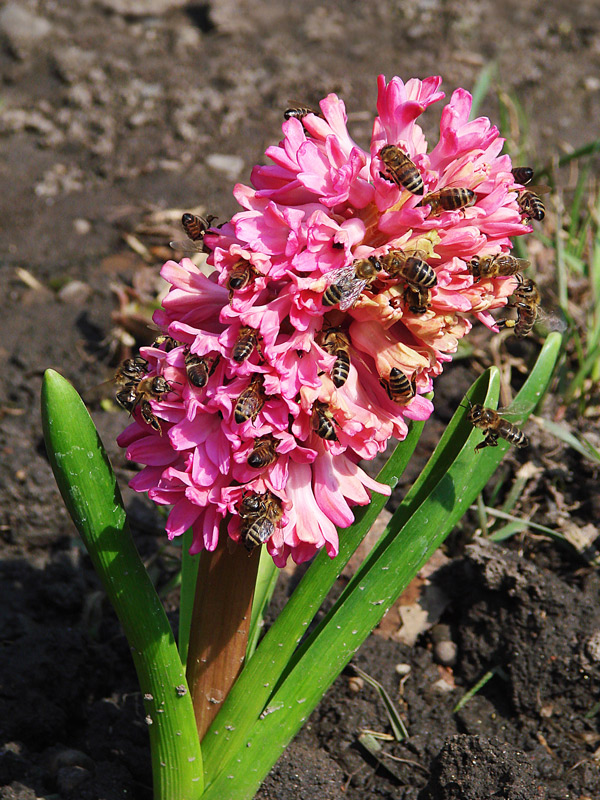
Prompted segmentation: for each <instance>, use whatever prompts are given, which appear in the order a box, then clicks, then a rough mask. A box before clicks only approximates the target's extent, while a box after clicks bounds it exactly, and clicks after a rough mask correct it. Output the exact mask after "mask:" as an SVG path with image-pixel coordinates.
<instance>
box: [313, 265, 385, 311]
mask: <svg viewBox="0 0 600 800" xmlns="http://www.w3.org/2000/svg"><path fill="white" fill-rule="evenodd" d="M380 271H381V264H380V263H379V260H378V259H377V258H375V256H369V258H358V259H356V261H353V262H352V264H349V265H348V266H346V267H340V268H339V269H335V270H333V272H331V273H330V274H329V275H328V279H329V286H328V287H327V289H326V290H325V292H324V294H323V300H322V302H323V305H324V306H336V305H339V307H340V310H341V311H347V310H348V309H349V308H351V307H352V306H353V305H354V304H355V303H356V301H357V300H358V298H359V297H360V295H361V293H362V291H363V289H365V287H367V286H369V284H371V283H373V281H374V280H376V279H377V275H378V274H379V272H380Z"/></svg>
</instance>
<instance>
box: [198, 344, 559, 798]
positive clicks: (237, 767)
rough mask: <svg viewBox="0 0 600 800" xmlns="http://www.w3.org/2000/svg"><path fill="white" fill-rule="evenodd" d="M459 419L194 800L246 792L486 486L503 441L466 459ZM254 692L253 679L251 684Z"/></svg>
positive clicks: (467, 428) (478, 392)
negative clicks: (234, 790)
mask: <svg viewBox="0 0 600 800" xmlns="http://www.w3.org/2000/svg"><path fill="white" fill-rule="evenodd" d="M560 341H561V339H560V336H559V335H558V334H551V335H550V336H549V337H548V339H547V340H546V343H545V345H544V347H543V349H542V351H541V353H540V356H539V358H538V360H537V362H536V365H535V366H534V368H533V370H532V371H531V374H530V375H529V378H528V379H527V381H526V382H525V384H524V386H523V388H522V390H521V391H520V392H519V394H518V395H517V397H516V398H515V402H514V404H513V406H512V407H511V408H512V409H519V413H520V415H521V419H523V420H524V419H525V418H526V417H527V416H528V414H530V413H531V412H532V410H533V409H534V408H535V406H536V405H537V403H538V402H539V399H540V398H541V397H542V395H543V393H544V392H545V390H546V387H547V385H548V383H549V381H550V379H551V377H552V373H553V370H554V365H555V363H556V359H557V357H558V353H559V350H560ZM498 389H499V373H498V370H496V369H495V368H492V369H491V370H489V371H488V372H487V373H485V374H484V375H482V376H481V378H479V379H478V381H476V383H475V384H474V386H473V387H472V388H471V390H470V391H469V393H468V395H469V396H470V398H473V399H476V400H477V401H478V402H482V401H483V402H485V404H486V405H491V404H493V403H494V402H495V399H494V398H497V396H498ZM466 413H467V409H466V408H464V407H463V408H459V409H458V411H457V412H456V414H455V415H454V417H453V419H452V420H451V422H450V425H449V426H448V430H447V431H446V433H445V434H444V436H442V439H441V440H440V444H439V445H438V448H436V452H435V453H434V455H433V456H432V459H431V460H430V462H429V463H428V465H427V466H426V468H425V470H424V471H423V473H422V475H421V476H420V477H419V479H418V480H417V482H416V483H415V485H414V486H413V488H412V489H411V491H410V492H409V493H408V495H407V497H406V498H405V500H404V502H403V503H402V504H401V506H400V507H399V508H398V509H397V511H396V513H395V514H394V516H393V517H392V519H391V520H390V523H389V525H388V528H387V530H386V532H384V534H383V535H382V537H381V539H380V541H379V543H378V545H377V546H376V547H375V548H374V549H373V550H372V551H371V553H370V554H369V556H368V557H367V558H366V559H365V562H364V563H363V565H362V566H361V568H360V569H359V570H358V572H357V573H356V574H355V575H354V577H353V578H352V580H351V581H350V583H349V584H348V586H347V587H346V589H345V591H344V592H343V593H342V595H341V597H340V598H339V599H338V601H337V602H336V603H335V605H334V606H333V608H332V609H331V610H330V611H329V613H328V614H327V615H326V616H325V617H324V618H323V620H321V622H320V623H319V625H318V626H317V627H316V629H315V630H314V631H313V632H312V634H310V635H309V636H308V638H307V639H306V640H305V641H304V642H303V644H302V645H301V646H300V648H299V649H298V651H297V652H296V653H295V654H294V658H293V660H292V665H291V668H289V669H288V670H286V672H285V673H284V675H283V679H282V680H281V681H280V682H279V684H278V685H277V686H276V688H275V691H273V693H272V695H271V697H270V698H269V701H268V703H267V704H266V706H265V707H264V709H263V711H262V713H261V714H260V716H259V718H258V719H257V720H256V722H255V724H254V727H253V728H252V730H251V732H250V734H249V736H247V737H245V741H244V743H243V744H239V742H238V741H236V742H235V744H236V746H235V747H232V748H231V750H230V754H229V755H230V758H229V759H228V760H227V762H226V763H225V764H224V765H223V769H222V770H221V772H220V773H219V775H218V776H217V778H216V780H214V782H212V783H209V782H208V781H207V789H206V792H205V797H204V798H203V800H218V798H222V797H224V796H226V794H227V787H228V786H232V785H236V786H237V787H239V794H238V797H239V800H244V798H251V797H252V796H253V794H254V792H255V791H256V789H257V788H258V786H259V785H260V783H261V781H262V780H263V778H264V777H265V775H266V774H267V773H268V771H269V770H270V769H271V767H272V766H273V764H274V763H275V761H276V760H277V758H278V757H279V755H280V754H281V751H282V750H283V749H284V748H285V746H286V745H287V744H288V742H289V741H290V740H291V739H292V738H293V736H294V735H295V734H296V733H297V731H298V730H299V728H300V727H301V725H302V724H303V722H305V721H306V719H307V718H308V716H309V715H310V713H311V712H312V710H313V709H314V708H315V706H316V705H317V703H318V702H319V700H320V699H321V697H322V695H323V694H324V693H325V691H326V690H327V688H328V687H329V685H330V684H331V683H332V682H333V680H334V679H335V677H336V676H337V675H338V674H339V673H340V672H341V670H342V669H343V668H344V666H345V665H346V664H347V663H348V661H349V660H350V659H351V658H352V656H353V655H354V653H355V652H356V651H357V650H358V648H359V647H360V645H361V644H362V642H363V641H364V639H365V638H366V637H367V636H368V634H369V632H370V631H371V630H372V628H373V627H375V625H377V624H378V623H379V621H380V620H381V618H382V616H383V614H384V613H385V612H386V611H387V609H388V608H389V607H390V606H391V605H392V603H393V602H394V601H395V600H396V599H397V597H398V596H399V595H400V594H401V592H402V591H403V590H404V588H405V587H406V586H407V585H408V583H409V582H410V580H411V579H412V578H413V577H414V575H415V574H416V573H417V572H418V570H419V569H420V568H421V567H422V565H423V564H424V563H425V562H426V561H427V559H428V558H429V557H430V556H431V554H432V553H433V552H434V551H435V549H436V548H437V547H438V546H439V544H440V543H441V542H442V541H443V539H444V537H445V536H446V535H447V534H448V533H449V532H450V531H451V530H452V528H453V527H454V525H455V524H456V523H457V522H458V520H459V519H460V518H461V517H462V515H463V514H464V512H465V511H466V509H467V508H468V507H469V506H470V505H471V503H472V502H473V501H474V500H475V498H476V497H477V495H478V494H479V492H480V491H481V489H482V488H483V486H484V485H485V483H486V482H487V481H488V480H489V478H490V476H491V475H492V473H493V471H494V470H495V469H496V467H497V465H498V464H499V463H500V460H501V459H502V455H503V454H504V452H505V451H506V450H507V449H508V446H509V445H508V443H507V442H502V443H501V444H499V446H498V447H495V448H491V447H488V448H486V449H485V450H484V451H482V452H479V453H476V452H475V451H474V446H475V444H477V442H478V441H481V439H482V434H481V432H480V431H478V430H476V429H473V428H472V426H471V425H470V424H469V423H468V422H467V420H466ZM259 652H260V649H259V651H257V655H258V653H259ZM251 664H252V662H251ZM258 686H259V680H256V687H255V688H256V689H258ZM252 690H253V687H252V684H246V691H247V693H248V694H250V693H251V692H252ZM220 733H221V732H220Z"/></svg>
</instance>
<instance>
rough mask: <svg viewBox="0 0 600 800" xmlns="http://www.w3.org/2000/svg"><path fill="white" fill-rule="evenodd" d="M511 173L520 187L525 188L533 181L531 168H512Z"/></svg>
mask: <svg viewBox="0 0 600 800" xmlns="http://www.w3.org/2000/svg"><path fill="white" fill-rule="evenodd" d="M511 172H512V174H513V178H514V179H515V180H516V182H517V183H520V184H521V185H522V186H525V185H526V184H528V183H530V182H531V181H532V180H533V174H534V173H533V169H532V168H531V167H513V168H512V169H511Z"/></svg>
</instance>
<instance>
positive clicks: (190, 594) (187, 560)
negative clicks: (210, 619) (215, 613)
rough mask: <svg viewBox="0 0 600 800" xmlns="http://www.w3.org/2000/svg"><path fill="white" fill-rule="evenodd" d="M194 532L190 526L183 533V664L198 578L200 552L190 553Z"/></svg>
mask: <svg viewBox="0 0 600 800" xmlns="http://www.w3.org/2000/svg"><path fill="white" fill-rule="evenodd" d="M193 538H194V534H193V531H192V529H191V528H189V529H188V530H187V531H186V532H185V533H184V534H183V537H182V539H183V541H182V543H181V592H180V594H179V658H180V659H181V663H182V664H187V655H188V647H189V644H190V625H191V622H192V612H193V610H194V596H195V594H196V580H197V578H198V565H199V563H200V556H199V554H196V555H193V556H192V555H190V547H191V545H192V540H193Z"/></svg>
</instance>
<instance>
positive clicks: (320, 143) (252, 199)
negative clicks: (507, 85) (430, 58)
mask: <svg viewBox="0 0 600 800" xmlns="http://www.w3.org/2000/svg"><path fill="white" fill-rule="evenodd" d="M440 83H441V79H440V78H438V77H431V78H426V79H425V80H418V79H411V80H409V81H407V82H406V83H404V82H403V81H402V80H400V78H393V79H392V80H391V81H390V82H389V83H386V80H385V78H384V77H383V76H380V77H379V79H378V90H379V96H378V101H377V110H378V116H377V117H376V119H375V121H374V124H373V133H372V138H371V143H370V147H369V149H368V150H363V149H362V148H361V147H360V146H358V145H357V144H356V142H355V141H354V140H353V139H352V137H351V135H350V133H349V132H348V129H347V116H346V111H345V107H344V103H343V102H342V101H341V100H340V99H339V98H338V97H337V96H336V95H334V94H330V95H328V96H327V97H326V98H325V99H324V100H322V101H321V103H320V115H316V114H309V115H307V116H305V117H304V118H303V119H302V120H300V119H295V118H292V119H290V120H288V121H286V122H284V123H283V125H282V130H283V139H282V141H281V142H280V143H279V144H278V145H275V146H271V147H269V148H267V151H266V155H267V157H268V158H269V159H270V160H271V162H272V163H271V164H268V165H265V166H256V167H255V168H254V169H253V171H252V184H253V185H252V186H251V187H250V186H245V185H243V184H238V185H237V186H236V187H235V189H234V196H235V198H236V199H237V201H238V202H239V204H240V206H241V207H242V210H241V211H240V212H239V213H237V214H235V215H234V217H233V218H232V219H231V221H229V222H227V223H225V224H224V225H222V226H221V227H220V228H218V229H215V228H213V229H212V230H211V232H210V233H208V234H207V235H206V236H205V238H204V244H205V246H206V248H207V249H208V250H209V256H208V265H209V266H208V272H210V270H211V269H212V270H214V271H213V272H212V274H207V268H206V267H203V268H202V269H201V268H199V267H198V266H196V265H195V264H194V263H193V262H192V261H191V260H190V259H183V260H182V261H181V263H177V262H174V261H168V262H167V263H166V264H165V265H164V267H163V270H162V275H163V277H164V278H165V280H167V281H168V283H170V284H171V289H170V291H169V293H168V295H167V297H166V298H165V300H164V302H163V307H162V309H159V310H158V311H157V312H156V313H155V316H154V319H155V322H156V323H157V324H158V325H159V326H160V327H161V328H162V329H163V330H164V331H165V332H166V333H168V334H169V336H171V337H172V338H173V339H174V340H176V341H175V343H174V344H171V345H170V349H169V350H168V351H167V347H166V346H162V345H158V346H156V347H151V348H143V349H142V351H141V353H142V355H143V357H144V358H146V359H147V361H148V365H149V372H148V375H149V376H152V375H154V374H160V375H163V376H164V377H165V379H166V380H167V381H168V383H169V385H170V391H169V392H168V393H166V394H165V395H163V396H161V397H160V398H153V399H151V401H150V408H151V410H152V413H153V414H154V415H155V416H156V419H157V421H158V422H159V425H160V430H158V429H156V428H154V429H153V428H152V427H150V426H149V425H147V424H146V423H145V422H144V420H143V418H142V416H141V413H140V408H139V405H137V406H136V407H135V409H134V410H133V415H134V421H133V423H132V424H131V425H130V426H129V427H128V428H127V429H126V430H125V431H124V432H123V433H122V434H121V436H120V437H119V439H118V441H119V444H120V445H121V446H123V447H126V448H127V457H128V458H130V459H132V460H135V461H138V462H140V463H142V464H145V465H146V466H145V467H144V468H143V469H142V471H141V472H140V473H138V474H137V475H136V476H135V478H133V480H132V481H131V486H132V488H134V489H135V490H136V491H146V492H148V494H149V496H150V497H151V498H152V499H153V500H154V501H155V502H156V503H158V504H162V505H171V506H172V509H171V511H170V513H169V517H168V520H167V525H166V528H167V533H168V535H169V537H173V536H179V535H180V534H181V533H183V532H184V531H185V530H186V529H187V528H191V529H192V531H193V545H192V548H191V552H193V553H197V552H200V551H201V550H203V549H208V550H214V548H215V547H216V546H217V543H218V538H219V529H220V527H222V526H221V523H222V522H224V521H225V523H226V527H227V530H228V533H229V536H230V537H231V538H232V539H233V540H235V541H238V540H239V539H240V537H241V535H242V530H243V524H242V521H241V519H240V516H239V510H240V504H241V502H242V499H243V498H244V497H245V496H247V494H248V493H250V494H262V493H264V492H270V493H271V494H272V495H274V497H276V498H277V499H278V502H279V503H280V506H281V518H280V519H279V520H278V522H277V524H276V526H275V530H274V532H273V534H272V536H270V538H269V539H268V541H267V543H266V547H267V549H268V551H269V553H270V554H271V556H272V557H273V559H274V561H275V563H276V564H277V565H278V566H284V565H285V563H286V561H287V560H288V557H289V556H291V557H292V558H293V560H294V561H296V562H297V563H301V562H303V561H306V560H308V559H310V558H312V557H313V556H314V555H315V554H316V553H317V552H318V550H320V549H321V548H323V547H325V549H326V551H327V552H328V554H329V555H330V556H331V557H333V556H335V555H336V554H337V552H338V549H339V541H338V530H337V528H341V529H343V528H346V527H348V525H350V524H351V523H352V521H353V519H354V512H353V508H354V506H356V505H364V504H366V503H368V502H369V499H370V493H371V492H373V491H375V492H381V493H383V494H389V491H390V490H389V487H388V486H385V485H381V484H379V483H378V482H377V481H375V480H373V479H372V478H370V477H368V476H367V474H366V473H365V472H364V471H363V470H362V469H361V468H360V467H359V466H358V464H357V462H358V461H359V459H361V458H362V459H366V460H369V459H373V458H374V457H375V456H376V455H377V454H379V453H381V452H383V451H384V450H385V448H386V445H387V443H388V441H389V439H390V437H395V438H397V439H400V440H401V439H404V438H405V437H406V435H407V432H408V429H409V428H408V426H409V421H410V420H425V419H427V418H428V417H429V415H430V414H431V412H432V410H433V405H432V403H431V401H430V400H429V399H427V398H426V397H424V394H425V393H426V392H428V391H430V390H431V388H432V386H433V379H434V378H435V377H436V376H437V375H439V374H440V373H441V371H442V370H443V367H444V364H446V363H447V362H449V361H450V360H451V359H452V355H453V354H454V353H455V352H456V350H457V347H458V343H459V341H460V339H461V338H462V337H463V336H465V335H466V334H467V333H468V332H469V330H470V328H471V326H472V320H473V318H475V319H477V320H479V321H480V322H483V324H484V325H486V326H488V327H489V328H491V329H492V330H497V326H496V324H495V320H494V317H493V316H492V314H491V313H490V310H493V309H496V308H499V307H501V306H503V305H505V304H506V302H507V299H508V297H509V296H510V295H511V294H512V293H513V291H514V289H515V287H516V284H517V279H516V278H514V277H508V278H506V277H499V278H485V279H482V280H476V279H475V278H474V276H473V274H472V271H473V270H472V266H471V263H470V262H471V260H472V259H473V258H475V257H476V256H482V255H486V254H496V253H500V252H508V251H509V250H510V248H511V246H512V243H511V237H513V236H517V235H521V234H523V233H527V232H529V231H530V230H531V228H530V227H529V226H528V225H527V224H525V222H524V220H523V217H522V214H521V212H520V210H519V207H518V203H517V198H518V190H519V188H520V187H519V186H518V185H517V184H515V181H514V178H513V175H512V172H511V167H512V165H511V161H510V158H509V157H508V156H506V155H501V150H502V146H503V140H502V139H501V138H500V137H499V134H498V130H497V128H496V127H495V126H493V125H491V123H490V121H489V120H488V119H486V118H484V117H480V118H478V119H475V120H470V119H469V116H470V113H471V104H472V103H471V96H470V95H469V93H468V92H466V91H464V90H463V89H458V90H456V91H455V92H454V93H453V95H452V97H451V99H450V102H449V103H448V105H447V106H446V107H445V109H444V110H443V112H442V118H441V124H440V136H439V141H438V143H437V144H436V145H435V146H434V147H433V148H432V149H429V151H428V145H427V141H426V140H425V137H424V134H423V131H422V129H421V127H420V125H419V124H418V119H419V117H420V115H421V114H423V113H424V112H425V111H426V110H427V108H428V107H429V106H430V105H431V104H432V103H436V102H438V101H439V100H441V99H442V98H443V96H444V95H443V93H442V92H441V91H439V87H440ZM386 144H395V145H397V146H399V147H401V148H402V150H403V151H404V152H405V153H406V154H407V155H408V156H409V157H410V158H411V159H412V160H413V162H414V164H415V165H416V167H417V168H418V170H419V172H420V174H421V175H422V177H423V181H424V186H425V195H426V194H427V193H429V192H435V191H437V190H439V189H442V188H448V187H459V188H464V189H471V190H472V191H474V192H475V201H474V202H473V203H472V204H471V205H470V206H467V207H465V208H460V209H455V210H452V211H443V210H441V211H440V212H439V213H433V211H432V208H431V204H430V203H429V204H428V203H426V202H423V203H422V205H421V201H422V200H424V198H423V197H422V196H420V195H415V194H411V192H409V191H408V190H406V189H404V188H403V187H402V186H397V185H396V184H395V183H393V182H391V181H390V180H388V178H389V175H388V176H387V177H386V175H385V174H383V175H382V174H380V173H382V171H383V169H384V165H383V164H382V162H381V159H380V158H379V152H380V151H381V148H382V147H383V146H384V145H386ZM425 199H426V198H425ZM398 249H400V250H404V251H405V252H406V253H411V252H415V250H416V251H417V252H420V253H422V254H423V255H422V257H423V258H425V259H426V260H427V263H428V264H429V265H430V266H431V267H432V268H433V269H434V270H435V273H436V284H435V286H433V288H432V289H431V291H430V295H429V297H428V298H427V299H428V306H427V307H426V308H424V309H419V308H416V309H413V310H411V309H410V307H409V305H410V304H409V303H408V302H407V301H406V299H405V296H404V295H405V290H406V282H405V280H404V279H403V278H402V277H395V278H394V277H393V276H390V275H387V274H386V273H385V272H383V271H382V272H381V273H380V277H378V279H377V281H376V282H374V283H372V284H368V283H364V284H362V285H361V288H360V292H359V293H358V294H357V295H356V296H355V297H354V302H351V303H349V304H348V307H347V308H346V307H345V305H343V304H340V305H339V306H338V303H337V301H336V302H334V303H333V304H332V305H326V304H325V303H324V302H323V301H324V293H325V292H331V288H332V284H335V285H337V284H338V283H339V281H340V280H341V278H340V271H341V273H342V274H343V275H344V276H345V278H344V280H349V278H348V276H349V275H351V276H353V275H354V272H353V266H352V265H353V264H354V262H355V261H356V260H357V259H368V258H382V257H385V255H386V254H387V253H388V252H389V251H390V250H398ZM240 260H241V263H242V264H243V263H246V264H250V265H251V267H252V272H251V279H250V280H249V281H248V282H247V284H246V285H245V286H244V287H243V288H240V289H230V288H228V286H229V278H230V272H231V270H232V269H234V268H237V267H238V266H239V264H240ZM348 269H350V272H348ZM333 288H335V287H333ZM243 326H246V327H250V328H252V329H254V330H255V331H256V332H257V336H258V339H257V346H256V347H255V349H254V350H253V352H252V353H251V354H250V355H249V356H248V357H247V358H246V359H243V360H242V361H237V362H236V361H234V360H233V358H232V354H233V351H234V348H235V344H236V341H237V338H238V335H239V332H240V330H241V328H242V327H243ZM332 326H333V327H334V328H337V327H339V326H341V328H342V329H343V331H345V333H346V335H347V336H348V339H349V351H348V355H349V359H350V363H349V367H348V375H347V379H346V380H345V382H344V383H343V385H342V386H336V385H335V384H334V382H333V380H332V377H331V373H332V370H333V369H334V367H335V365H336V364H337V363H338V355H337V354H336V353H328V352H326V351H325V350H324V349H323V347H324V345H323V340H322V339H321V338H320V337H321V336H322V334H321V331H322V329H328V328H330V327H332ZM190 354H193V355H196V356H202V357H207V358H208V359H209V362H208V363H210V364H211V365H212V366H211V372H210V375H209V377H208V380H207V383H206V385H205V386H201V387H198V386H194V385H193V384H192V383H191V382H190V381H189V379H188V374H187V369H186V361H187V359H189V355H190ZM393 369H399V370H401V371H402V372H403V373H404V375H405V376H406V378H407V379H409V381H411V382H412V386H413V387H414V388H413V389H412V390H411V391H414V392H415V394H414V396H413V397H412V398H411V397H410V396H407V397H404V398H403V399H402V401H398V399H397V398H396V399H395V400H392V399H391V398H390V396H389V393H388V391H386V382H387V381H388V380H389V378H390V372H391V370H393ZM256 376H260V386H261V389H260V391H261V392H262V395H261V401H260V403H259V406H257V408H256V411H255V413H254V414H253V415H252V416H251V417H249V418H246V419H242V421H240V422H238V421H237V420H236V418H235V409H236V404H237V403H238V398H239V397H240V395H241V394H242V393H244V392H245V391H246V390H247V388H248V386H249V384H250V381H251V380H253V378H254V379H255V378H256ZM317 404H319V405H317ZM317 409H326V411H327V414H328V415H329V416H328V417H327V418H329V419H330V420H331V425H332V426H333V427H332V429H333V432H334V435H333V436H327V437H326V438H322V435H323V430H320V424H319V417H318V414H317V413H316V410H317ZM259 437H272V439H273V440H274V442H275V444H276V450H275V453H276V455H275V459H274V461H273V462H272V463H270V464H268V465H267V466H265V467H260V466H259V467H256V466H251V464H250V462H249V457H250V455H251V454H252V453H253V450H254V447H255V443H256V440H257V439H258V438H259ZM336 526H337V528H336Z"/></svg>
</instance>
